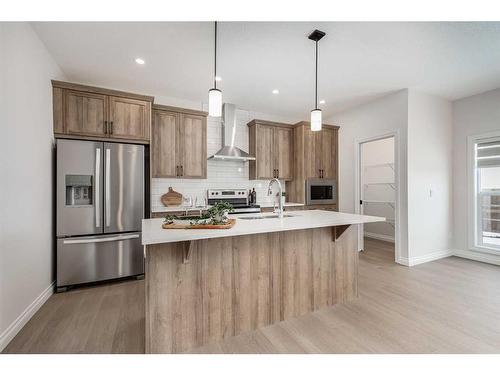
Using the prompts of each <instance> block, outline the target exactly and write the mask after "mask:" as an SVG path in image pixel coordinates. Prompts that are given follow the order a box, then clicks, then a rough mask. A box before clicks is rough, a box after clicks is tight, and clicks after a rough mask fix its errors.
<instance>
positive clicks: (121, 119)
mask: <svg viewBox="0 0 500 375" xmlns="http://www.w3.org/2000/svg"><path fill="white" fill-rule="evenodd" d="M108 100H109V122H110V127H109V131H108V133H109V136H110V137H113V138H126V139H140V140H149V127H150V123H151V120H150V116H151V103H150V102H145V101H143V100H136V99H129V98H122V97H118V96H110V97H109V98H108Z"/></svg>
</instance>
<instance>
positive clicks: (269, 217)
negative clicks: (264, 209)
mask: <svg viewBox="0 0 500 375" xmlns="http://www.w3.org/2000/svg"><path fill="white" fill-rule="evenodd" d="M295 216H297V215H290V214H283V217H284V218H285V217H295ZM279 217H280V216H279V215H278V214H274V215H265V216H264V215H259V216H240V217H238V219H243V220H259V219H278V218H279Z"/></svg>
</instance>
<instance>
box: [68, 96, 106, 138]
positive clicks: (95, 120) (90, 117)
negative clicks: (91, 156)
mask: <svg viewBox="0 0 500 375" xmlns="http://www.w3.org/2000/svg"><path fill="white" fill-rule="evenodd" d="M63 96H64V98H63V102H64V115H63V127H64V132H65V133H66V134H75V135H85V136H92V135H93V136H103V135H104V131H105V130H104V121H105V119H106V110H107V106H106V103H107V101H106V96H105V95H99V94H91V93H86V92H77V91H71V90H64V93H63Z"/></svg>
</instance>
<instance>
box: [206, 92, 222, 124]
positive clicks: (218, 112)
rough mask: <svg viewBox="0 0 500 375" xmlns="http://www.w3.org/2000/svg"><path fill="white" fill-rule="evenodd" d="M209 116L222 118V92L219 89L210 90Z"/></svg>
mask: <svg viewBox="0 0 500 375" xmlns="http://www.w3.org/2000/svg"><path fill="white" fill-rule="evenodd" d="M208 115H209V116H211V117H221V116H222V91H220V90H219V89H210V90H208Z"/></svg>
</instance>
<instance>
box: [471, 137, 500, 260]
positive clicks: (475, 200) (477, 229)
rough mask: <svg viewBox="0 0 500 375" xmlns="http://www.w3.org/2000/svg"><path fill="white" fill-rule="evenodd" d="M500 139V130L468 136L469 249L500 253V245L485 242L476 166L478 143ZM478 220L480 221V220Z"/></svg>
mask: <svg viewBox="0 0 500 375" xmlns="http://www.w3.org/2000/svg"><path fill="white" fill-rule="evenodd" d="M494 140H500V131H495V132H489V133H482V134H476V135H470V136H468V137H467V187H468V188H467V202H468V209H467V232H468V242H469V249H470V250H473V251H478V252H482V253H488V254H495V255H499V254H500V246H498V247H496V246H493V245H487V244H484V243H483V238H482V237H483V236H481V238H479V235H478V234H479V233H482V226H483V224H482V220H479V217H480V215H481V207H480V204H479V201H480V197H481V195H480V194H478V192H477V186H478V181H479V168H476V145H477V144H478V143H483V142H488V141H494ZM478 220H479V221H480V222H478Z"/></svg>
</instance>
